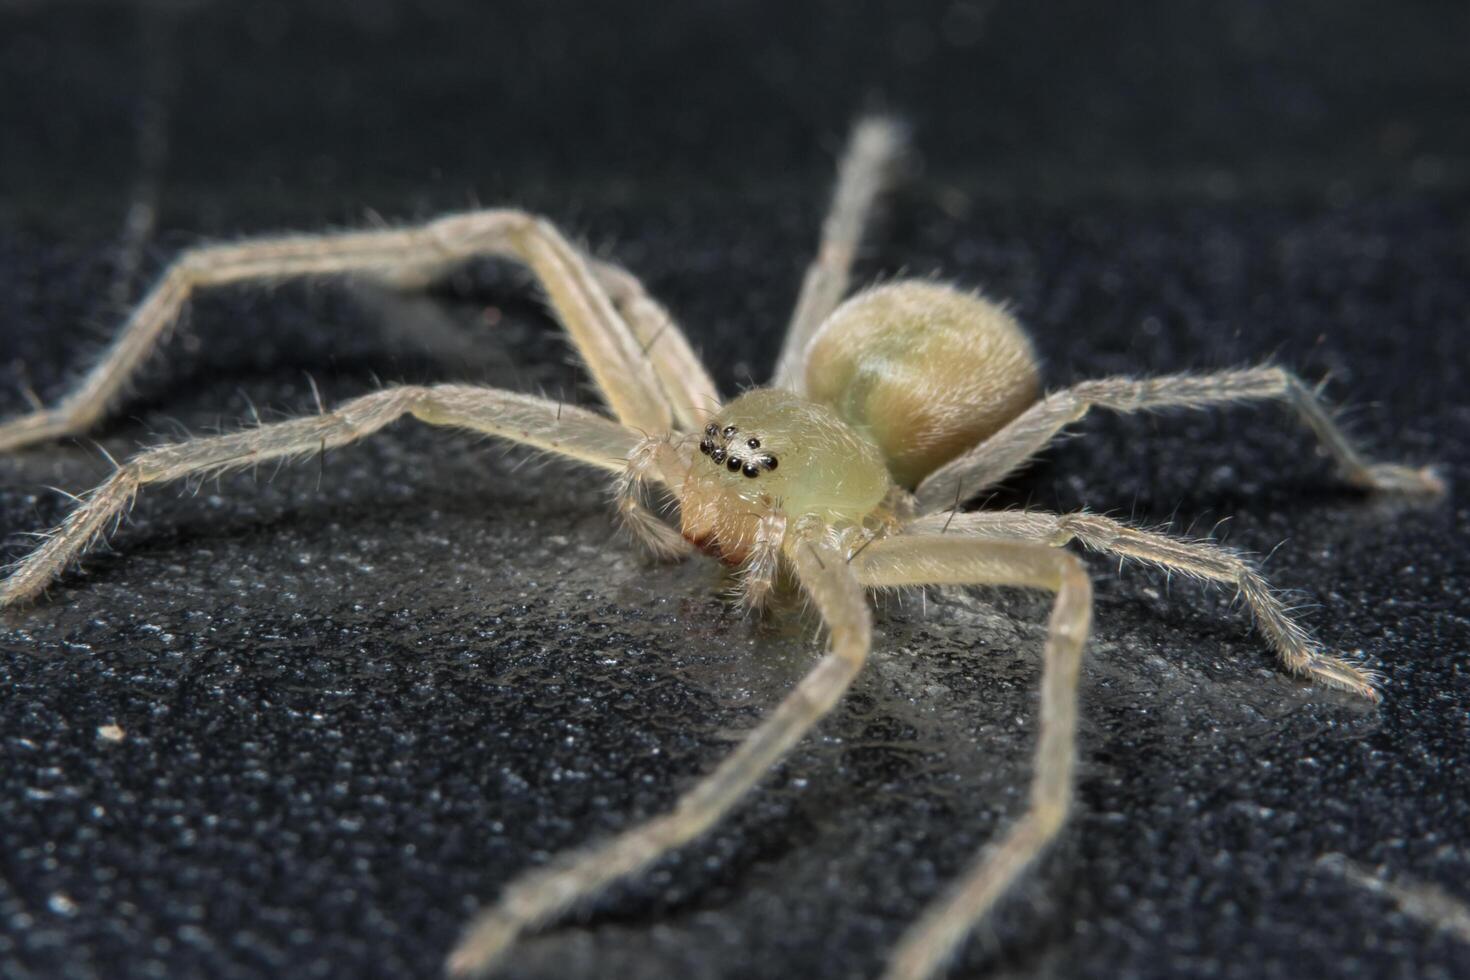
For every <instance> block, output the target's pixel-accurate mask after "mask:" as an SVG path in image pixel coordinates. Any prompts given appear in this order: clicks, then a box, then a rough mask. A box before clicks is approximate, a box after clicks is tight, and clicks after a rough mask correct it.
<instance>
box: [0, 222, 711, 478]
mask: <svg viewBox="0 0 1470 980" xmlns="http://www.w3.org/2000/svg"><path fill="white" fill-rule="evenodd" d="M477 255H500V256H506V257H509V258H514V259H517V260H519V261H521V262H524V263H525V264H526V265H528V266H529V267H530V268H531V269H532V271H533V272H534V273H535V274H536V275H537V277H538V279H539V280H540V282H541V284H542V286H543V287H544V288H545V290H546V293H547V295H548V297H549V298H550V300H551V305H552V308H553V309H554V310H555V312H556V315H557V317H558V318H559V319H560V320H561V322H562V324H563V326H565V328H566V330H567V332H568V334H570V335H571V338H572V342H573V344H574V345H575V346H576V348H577V350H578V351H579V352H580V353H581V355H582V358H583V359H584V360H585V361H586V364H587V369H588V371H589V372H590V373H591V375H592V378H593V380H594V381H595V382H596V383H597V385H598V387H599V388H600V389H601V390H602V392H603V394H604V396H605V397H606V398H607V401H608V404H609V406H610V407H611V408H612V410H613V413H614V415H616V416H617V418H618V419H619V420H620V421H622V422H624V423H626V424H628V425H631V426H634V427H638V428H642V429H644V430H646V431H649V432H663V431H667V430H668V429H670V428H671V427H672V424H673V418H674V414H675V413H674V408H673V399H671V397H670V396H669V395H668V394H666V393H665V389H664V386H663V384H662V383H661V382H660V381H659V378H658V374H657V373H656V370H655V367H656V366H663V367H664V368H666V369H667V368H668V367H669V366H670V364H672V363H673V362H672V360H670V359H667V358H666V359H663V360H659V361H651V360H650V358H649V356H648V353H647V351H646V350H645V345H643V344H640V342H639V340H638V338H637V337H635V335H634V333H633V331H632V329H630V327H629V326H628V324H627V323H626V322H625V321H624V320H623V318H622V316H621V315H620V314H619V313H618V311H617V310H616V309H615V308H614V306H613V304H612V301H611V300H610V299H609V298H608V295H607V293H606V291H605V289H604V287H603V285H602V281H601V279H600V278H599V276H598V275H596V274H595V273H594V272H593V270H592V268H591V267H590V266H589V265H588V262H587V260H586V259H585V258H584V257H583V256H582V255H581V253H579V252H578V251H577V250H576V249H574V248H572V246H571V245H569V244H568V243H567V242H566V240H565V239H563V238H562V236H561V234H560V233H559V232H557V230H556V229H555V228H554V227H553V226H552V225H551V224H550V223H549V222H547V221H544V220H542V219H539V218H536V217H533V216H531V215H528V214H524V213H522V212H519V211H509V210H495V211H475V212H471V213H468V214H458V215H450V216H447V217H444V218H439V219H437V220H435V221H432V222H429V223H428V224H425V225H421V226H418V227H413V228H402V229H386V230H380V231H362V232H344V233H340V234H326V235H292V236H285V237H280V238H262V239H257V240H254V241H245V242H240V243H237V244H230V245H210V246H205V247H202V248H196V249H191V250H189V251H187V252H184V253H183V254H182V255H180V256H179V257H178V258H177V259H176V260H175V261H174V263H173V264H172V265H171V266H170V267H169V268H168V271H167V272H165V273H164V275H163V277H162V278H161V279H160V280H159V281H158V283H157V284H156V285H155V286H154V287H153V290H152V291H151V292H150V293H149V294H148V295H147V296H146V297H144V299H143V301H142V302H141V303H139V304H138V306H137V307H136V308H134V310H133V312H132V314H131V315H130V316H129V317H128V320H127V322H126V323H125V324H124V325H123V327H122V330H121V331H120V333H119V334H118V337H117V339H116V340H115V341H114V342H113V344H112V346H111V347H110V348H108V350H107V352H106V353H105V354H104V355H103V357H102V360H101V361H100V362H99V363H98V364H97V365H96V366H95V367H94V368H93V369H92V370H91V371H90V372H89V373H88V374H87V376H86V377H85V378H84V379H83V380H82V382H81V384H80V385H78V386H77V388H76V389H74V390H73V391H72V392H71V393H70V394H68V395H67V396H66V397H65V398H63V399H62V400H61V402H60V403H59V404H57V405H56V406H55V407H53V408H49V409H38V410H37V411H35V412H33V413H31V414H29V415H23V416H21V417H19V418H16V419H12V420H10V421H9V422H6V423H4V424H0V451H4V450H7V449H17V448H19V447H21V446H26V445H30V444H31V443H35V442H40V441H43V440H46V439H52V438H56V437H59V436H63V435H70V434H74V433H79V432H83V431H85V430H86V429H87V428H88V427H89V426H91V425H92V424H94V423H95V422H97V421H98V420H100V419H101V418H102V417H103V416H104V415H105V414H106V412H107V410H108V408H109V407H110V406H111V405H112V404H113V403H115V402H116V401H117V399H118V396H119V395H120V394H121V392H122V391H123V389H124V387H125V386H126V385H127V382H128V379H129V378H130V377H132V375H133V373H134V372H135V371H136V370H137V368H138V366H139V365H140V364H141V363H142V362H143V360H144V359H145V358H146V357H147V356H148V355H149V353H151V352H152V351H153V350H154V348H155V347H156V346H157V345H158V343H159V341H160V340H161V339H162V337H163V336H164V335H165V334H166V333H167V331H168V329H169V327H170V326H172V324H173V323H174V322H175V321H176V320H177V319H178V315H179V311H180V310H181V309H182V308H183V305H184V304H185V303H186V302H187V301H188V300H189V298H190V296H192V295H193V294H194V292H195V291H197V290H199V289H203V288H208V287H211V286H221V285H227V284H231V283H242V282H251V281H270V280H279V279H285V278H294V277H302V276H322V275H343V274H364V275H375V276H381V277H384V278H388V279H393V278H394V277H395V275H400V274H410V273H413V272H414V270H423V269H425V268H428V267H437V266H443V265H446V264H450V263H454V262H457V261H463V260H465V259H468V258H471V257H474V256H477ZM625 275H626V274H625ZM611 277H612V274H611V272H608V271H606V270H605V271H604V275H603V277H602V278H611ZM627 279H632V277H631V276H627ZM627 279H620V280H619V288H620V289H621V290H623V291H624V292H625V293H626V294H630V295H632V294H633V293H632V291H633V286H632V285H630V284H629V283H628V281H627ZM633 282H634V283H636V280H633ZM639 291H640V292H641V289H640V290H639ZM660 329H662V330H663V332H665V333H668V332H669V331H673V332H674V333H677V332H678V328H677V327H675V326H674V325H673V324H672V322H667V321H665V323H664V325H663V326H662V327H661V328H660ZM675 347H676V345H675V344H673V343H662V342H661V344H660V348H659V349H660V352H661V353H662V352H663V351H664V350H673V349H674V348H675ZM687 348H688V344H687V343H684V344H683V345H682V349H684V350H687ZM679 367H680V368H681V370H682V369H687V368H688V365H686V364H680V365H679ZM705 380H706V381H707V378H706V379H705ZM691 383H692V384H694V385H696V386H697V385H698V383H699V382H698V381H697V380H696V381H695V382H691ZM711 390H712V389H711Z"/></svg>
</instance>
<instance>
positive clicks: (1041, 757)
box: [851, 535, 1092, 980]
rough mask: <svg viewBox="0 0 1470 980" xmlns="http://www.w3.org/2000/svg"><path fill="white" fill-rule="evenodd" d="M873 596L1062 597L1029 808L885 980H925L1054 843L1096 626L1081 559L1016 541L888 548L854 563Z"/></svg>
mask: <svg viewBox="0 0 1470 980" xmlns="http://www.w3.org/2000/svg"><path fill="white" fill-rule="evenodd" d="M851 565H852V568H853V571H854V572H856V573H857V577H858V580H859V581H861V582H862V583H863V584H864V585H867V586H880V587H881V586H904V585H1017V586H1022V587H1027V588H1036V589H1046V590H1048V591H1051V592H1054V593H1056V602H1055V604H1054V605H1053V606H1052V613H1051V620H1050V622H1049V624H1048V628H1047V638H1046V648H1045V652H1044V654H1043V667H1042V675H1041V718H1040V729H1041V733H1040V736H1039V738H1038V740H1037V745H1036V762H1035V771H1034V773H1033V775H1032V780H1031V799H1030V806H1029V808H1028V809H1027V811H1026V813H1025V815H1024V816H1022V817H1021V819H1019V820H1018V821H1016V823H1015V824H1013V825H1012V826H1011V828H1010V829H1009V830H1008V831H1007V832H1006V835H1005V837H1004V838H1002V840H1001V841H1000V843H999V844H997V845H995V846H994V847H992V848H988V849H987V850H986V851H985V852H983V853H982V854H981V855H980V856H979V857H978V858H977V859H976V860H975V862H974V864H972V865H971V866H970V868H968V869H967V870H966V871H965V872H964V874H963V875H962V876H961V877H960V879H959V880H958V881H957V882H956V883H955V884H954V885H953V886H951V887H950V888H949V890H948V891H947V892H946V893H945V894H944V895H943V896H942V897H941V898H940V899H938V900H937V901H936V902H935V903H934V904H933V905H931V906H930V907H929V909H928V910H926V911H925V913H924V915H923V916H922V917H921V918H920V919H919V921H918V922H917V923H915V924H914V925H913V926H911V927H910V928H909V930H908V932H906V933H905V934H904V937H903V939H902V940H901V941H900V943H899V945H898V948H897V949H896V950H895V952H894V954H893V958H892V959H891V960H890V962H889V966H888V971H887V973H886V974H885V977H886V978H887V980H925V978H928V977H932V976H934V975H935V974H936V973H937V972H938V971H939V970H940V969H942V968H943V966H944V965H945V963H946V962H948V961H949V959H950V958H951V957H952V956H953V955H954V953H955V951H956V950H957V949H958V948H959V945H960V943H961V942H963V941H964V938H965V937H966V936H967V935H968V934H969V933H970V931H971V930H972V929H973V928H974V927H975V924H976V923H977V922H979V921H980V920H981V919H982V918H984V917H985V915H986V914H987V913H989V911H990V910H991V909H992V908H993V907H994V906H995V904H996V902H997V901H998V900H999V899H1000V898H1001V896H1002V895H1004V894H1005V893H1006V891H1007V890H1008V889H1009V888H1010V887H1011V885H1012V884H1013V883H1014V882H1015V880H1016V879H1017V878H1018V877H1019V876H1020V875H1021V873H1022V872H1024V871H1025V870H1026V868H1027V867H1028V866H1030V865H1031V864H1032V863H1033V862H1034V861H1035V860H1036V859H1037V857H1038V856H1039V855H1040V854H1041V852H1042V850H1043V849H1044V848H1045V847H1046V845H1047V844H1048V843H1049V842H1050V841H1051V839H1052V838H1053V837H1055V836H1056V834H1057V831H1058V830H1059V829H1060V828H1061V826H1062V822H1063V820H1065V819H1066V815H1067V809H1068V807H1069V806H1070V805H1071V799H1072V779H1073V770H1074V769H1075V767H1076V756H1077V748H1076V742H1077V683H1078V676H1079V671H1080V668H1081V662H1082V650H1083V647H1084V645H1085V644H1086V642H1087V634H1088V632H1089V629H1090V627H1091V622H1092V585H1091V583H1090V582H1089V581H1088V579H1087V573H1086V571H1085V570H1084V569H1083V567H1082V564H1081V562H1079V561H1078V560H1077V558H1076V557H1075V556H1074V555H1071V554H1068V553H1067V552H1064V551H1056V550H1054V549H1051V548H1048V547H1046V546H1044V545H1038V544H1033V543H1030V542H1017V541H977V540H975V539H974V538H968V539H967V538H964V537H961V536H959V535H954V536H943V537H941V536H938V535H912V536H911V535H901V536H898V537H893V538H884V539H881V540H878V541H876V542H874V543H873V544H872V546H871V547H865V548H864V549H863V550H862V551H861V552H860V553H858V554H855V555H853V556H852V560H851Z"/></svg>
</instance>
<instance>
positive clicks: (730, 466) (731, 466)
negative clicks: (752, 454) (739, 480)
mask: <svg viewBox="0 0 1470 980" xmlns="http://www.w3.org/2000/svg"><path fill="white" fill-rule="evenodd" d="M744 465H745V464H744V462H743V461H742V460H741V459H740V457H739V456H731V457H730V458H729V459H727V460H725V469H727V470H729V471H730V472H731V473H734V472H735V471H736V470H738V469H740V467H742V466H744Z"/></svg>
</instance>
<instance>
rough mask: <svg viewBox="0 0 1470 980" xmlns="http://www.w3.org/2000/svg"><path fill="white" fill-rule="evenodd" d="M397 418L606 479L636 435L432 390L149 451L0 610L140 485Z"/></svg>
mask: <svg viewBox="0 0 1470 980" xmlns="http://www.w3.org/2000/svg"><path fill="white" fill-rule="evenodd" d="M404 415H413V416H415V417H417V418H419V419H422V420H423V421H425V422H428V423H430V424H431V425H448V426H457V427H459V428H465V429H473V430H475V431H478V432H484V433H488V434H490V435H493V436H499V437H500V438H503V439H509V440H511V441H513V442H519V443H525V444H527V445H530V446H535V447H537V448H539V449H543V450H547V451H549V452H553V453H558V454H560V455H562V456H567V457H570V458H572V459H574V460H577V461H579V462H582V463H588V464H591V465H593V466H598V467H601V468H603V469H606V470H611V471H613V472H621V470H622V469H623V467H624V466H625V463H626V459H627V456H628V453H629V452H631V451H632V449H633V447H634V446H635V445H636V444H637V442H638V438H639V436H638V433H637V432H634V431H633V430H631V429H628V428H625V427H624V426H621V425H619V424H618V423H616V422H613V421H612V420H610V419H606V418H603V417H602V416H600V415H596V414H594V413H592V412H588V411H584V410H582V409H578V408H573V407H572V406H570V405H558V404H557V403H556V402H552V401H547V400H545V399H542V398H535V397H532V396H530V395H523V394H519V393H517V392H511V391H500V390H497V389H494V388H477V387H473V386H470V385H433V386H430V387H400V388H388V389H386V390H384V391H378V392H374V393H373V394H370V395H363V396H362V397H360V398H354V399H352V400H351V401H348V402H345V403H344V404H343V405H342V406H341V407H340V408H338V409H337V410H335V411H332V412H326V413H323V414H321V415H313V416H309V417H307V418H300V419H293V420H291V421H289V422H277V423H274V424H271V425H262V426H259V427H257V428H253V429H245V430H243V431H240V432H234V433H231V434H229V435H223V436H215V437H212V438H206V439H193V440H190V441H188V442H180V443H174V444H172V445H164V446H158V447H156V448H153V449H147V450H144V451H142V452H140V453H138V454H137V455H135V456H133V457H132V458H131V459H129V460H128V461H127V462H126V463H123V464H122V465H121V466H119V467H118V468H117V469H116V470H115V471H113V474H112V476H110V477H108V478H107V480H106V481H104V482H103V483H102V484H101V485H100V486H98V487H97V488H96V489H95V490H93V491H91V492H90V493H88V494H86V495H84V496H83V497H82V498H81V501H80V503H79V504H78V506H77V507H76V508H75V509H74V510H72V511H71V513H70V514H68V515H67V517H66V519H65V520H64V521H62V523H61V525H60V526H59V527H57V528H56V529H55V530H53V531H52V532H51V533H50V534H49V535H47V537H46V540H45V542H44V543H43V544H42V545H41V546H40V547H38V548H36V549H35V550H34V551H32V552H31V553H30V554H29V555H26V556H25V557H24V558H22V559H21V560H20V561H19V562H18V563H17V564H16V565H15V566H14V567H13V570H12V571H11V573H10V575H9V577H8V578H6V579H5V580H4V581H0V607H4V606H9V605H13V604H15V603H18V602H22V601H25V600H27V599H32V598H34V597H35V596H36V595H37V594H39V593H40V592H41V591H42V590H43V589H44V588H45V587H46V586H47V585H48V584H50V582H51V581H52V580H54V579H55V578H56V576H57V575H59V574H60V573H61V571H62V570H63V569H64V568H65V567H66V566H67V564H68V563H70V562H71V561H72V560H73V559H75V558H76V557H77V556H79V555H80V554H81V553H82V552H83V551H85V550H86V549H87V547H88V546H89V545H91V544H92V543H93V542H94V541H96V540H97V539H98V538H100V537H101V536H102V535H103V533H104V531H105V529H106V528H107V526H108V524H109V522H111V521H112V520H113V519H114V518H115V517H117V516H118V515H119V514H121V513H122V512H123V511H125V510H126V509H127V507H128V506H129V504H131V503H132V500H133V498H134V496H136V495H137V493H138V491H139V490H140V489H142V487H143V486H144V485H146V484H150V483H162V482H166V481H170V480H178V479H182V478H184V477H188V476H192V475H195V474H205V475H208V474H217V473H223V472H226V471H229V470H235V469H241V468H244V467H248V466H253V465H255V464H257V463H261V462H264V461H266V460H271V459H279V460H287V459H292V458H299V457H304V456H310V455H314V454H316V453H319V452H325V451H326V450H328V449H334V448H336V447H338V446H345V445H347V444H348V443H350V442H355V441H357V440H358V439H361V438H362V437H364V436H366V435H370V434H372V433H373V432H376V431H378V430H379V429H381V428H383V427H384V426H386V425H388V424H389V423H390V422H393V421H395V420H396V419H398V418H401V417H402V416H404Z"/></svg>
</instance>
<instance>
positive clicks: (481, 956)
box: [444, 912, 520, 978]
mask: <svg viewBox="0 0 1470 980" xmlns="http://www.w3.org/2000/svg"><path fill="white" fill-rule="evenodd" d="M519 933H520V928H519V926H518V924H517V923H515V922H513V921H512V920H510V919H508V918H507V917H506V916H504V915H502V914H499V913H498V912H489V913H486V914H485V915H482V916H481V917H480V918H479V920H478V921H477V922H476V923H475V925H474V927H473V928H471V929H470V931H469V932H468V933H467V934H466V935H465V937H464V938H463V939H461V940H460V941H459V945H457V946H455V947H454V951H453V952H451V953H450V954H449V958H448V959H447V960H445V962H444V970H445V972H446V973H448V974H449V975H450V976H451V977H464V978H468V977H483V976H487V975H489V973H490V971H491V970H492V969H494V968H495V965H496V964H497V963H498V962H499V961H500V958H501V957H502V956H504V955H505V951H506V950H508V949H509V948H510V946H511V944H512V943H514V942H515V940H516V936H517V935H518V934H519Z"/></svg>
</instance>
